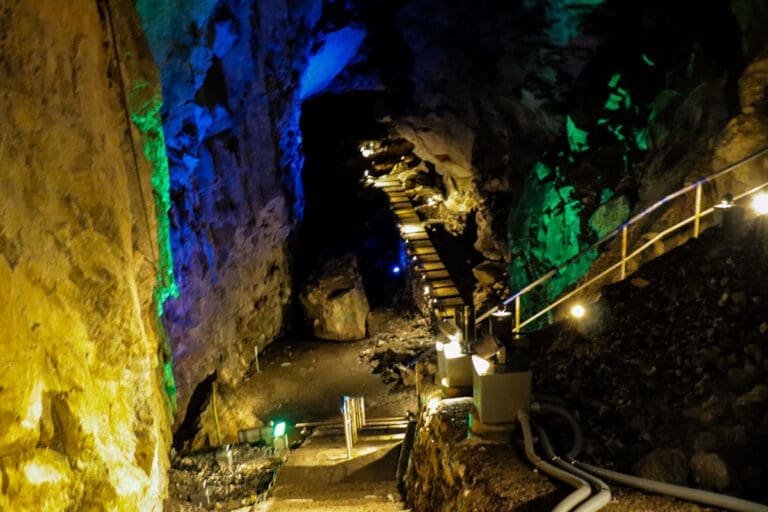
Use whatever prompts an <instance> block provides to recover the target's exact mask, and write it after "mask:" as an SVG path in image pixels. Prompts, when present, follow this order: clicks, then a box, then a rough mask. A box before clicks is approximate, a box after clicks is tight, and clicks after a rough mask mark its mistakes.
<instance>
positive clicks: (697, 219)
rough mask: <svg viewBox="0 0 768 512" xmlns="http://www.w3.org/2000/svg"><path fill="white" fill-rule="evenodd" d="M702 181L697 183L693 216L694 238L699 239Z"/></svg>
mask: <svg viewBox="0 0 768 512" xmlns="http://www.w3.org/2000/svg"><path fill="white" fill-rule="evenodd" d="M701 184H702V183H701V181H699V182H698V183H696V206H695V209H694V214H693V238H699V226H700V224H701V222H700V217H701Z"/></svg>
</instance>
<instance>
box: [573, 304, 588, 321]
mask: <svg viewBox="0 0 768 512" xmlns="http://www.w3.org/2000/svg"><path fill="white" fill-rule="evenodd" d="M586 314H587V310H586V309H585V308H584V306H582V305H581V304H574V305H573V306H571V316H572V317H573V318H576V319H579V318H584V315H586Z"/></svg>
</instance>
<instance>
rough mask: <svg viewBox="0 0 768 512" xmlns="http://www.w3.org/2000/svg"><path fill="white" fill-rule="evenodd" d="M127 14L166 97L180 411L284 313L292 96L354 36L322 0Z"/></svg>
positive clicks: (294, 186)
mask: <svg viewBox="0 0 768 512" xmlns="http://www.w3.org/2000/svg"><path fill="white" fill-rule="evenodd" d="M138 10H139V12H140V14H141V16H142V20H143V25H144V28H145V30H146V32H147V35H148V38H149V40H150V43H151V46H152V51H153V54H154V56H155V58H156V60H157V62H158V65H159V67H160V71H161V77H162V83H163V96H164V98H165V106H164V111H163V114H164V128H165V136H166V143H167V150H168V158H169V162H170V171H171V184H170V193H171V197H172V199H173V203H172V207H171V210H170V216H171V243H172V247H173V257H174V269H175V272H176V276H177V280H178V284H179V297H178V299H175V300H170V301H169V302H168V304H167V306H166V320H167V323H168V326H169V330H170V336H171V340H172V343H173V354H174V372H175V374H176V379H177V384H178V396H179V415H178V417H177V420H181V418H183V417H184V414H185V411H186V408H187V405H188V403H189V398H190V396H191V394H192V391H193V390H194V389H195V387H196V386H198V385H199V384H200V383H201V382H202V381H203V380H204V379H205V377H206V376H207V375H210V374H212V373H213V372H216V375H217V378H218V379H219V381H220V383H221V384H222V386H224V387H226V386H230V387H234V386H236V385H237V384H238V382H239V381H240V379H241V378H242V377H243V375H244V372H245V371H246V369H247V368H248V366H249V365H250V364H251V363H252V362H253V358H254V348H256V347H258V348H260V349H261V348H263V347H264V346H265V345H266V344H268V343H269V342H271V341H272V340H273V339H274V338H275V336H276V335H277V334H278V333H279V332H280V330H281V328H282V326H283V324H284V322H285V317H284V308H285V307H286V305H287V303H288V302H289V299H290V297H291V294H292V282H291V272H290V270H289V267H290V264H291V262H290V257H289V250H288V237H289V234H290V232H291V230H292V229H293V228H294V227H295V225H296V223H297V222H298V221H300V219H301V217H302V213H303V205H304V199H303V191H302V181H301V169H302V164H303V155H302V150H301V143H302V139H301V134H300V128H299V118H300V112H301V102H302V101H303V100H304V99H306V98H307V97H309V96H311V95H313V94H317V93H319V92H322V91H323V90H324V88H325V87H328V86H329V84H330V83H331V82H332V80H333V78H334V77H335V75H336V74H337V73H338V72H339V71H341V69H342V68H343V67H344V65H345V64H346V62H347V61H348V60H349V59H351V58H352V57H353V56H354V53H355V50H356V48H357V45H359V44H360V41H361V39H362V37H363V36H364V31H361V30H360V29H358V28H356V27H354V26H349V24H348V23H346V22H345V23H342V24H341V25H342V26H335V25H332V24H329V23H328V22H327V21H326V20H325V18H323V16H322V15H323V2H321V1H319V0H303V1H299V2H290V5H289V3H286V2H277V3H275V2H266V1H260V0H253V1H235V0H219V1H206V2H193V3H190V2H185V1H181V0H177V1H171V2H152V1H148V0H147V1H140V2H138ZM343 11H344V9H341V10H340V12H343ZM337 14H338V13H337ZM342 17H343V16H342ZM336 21H339V20H338V18H337V19H336ZM337 29H338V30H337Z"/></svg>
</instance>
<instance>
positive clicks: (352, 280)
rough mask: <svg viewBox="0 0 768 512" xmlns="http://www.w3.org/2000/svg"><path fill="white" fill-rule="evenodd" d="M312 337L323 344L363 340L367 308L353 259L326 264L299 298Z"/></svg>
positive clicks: (331, 261) (348, 257)
mask: <svg viewBox="0 0 768 512" xmlns="http://www.w3.org/2000/svg"><path fill="white" fill-rule="evenodd" d="M300 299H301V304H302V306H303V307H304V317H305V318H306V319H307V321H308V322H309V323H310V324H311V325H312V333H313V334H314V335H315V336H317V337H318V338H323V339H326V340H338V341H353V340H359V339H362V338H365V320H366V318H367V317H368V313H369V311H370V308H369V307H368V299H367V298H366V296H365V289H364V288H363V281H362V278H361V276H360V271H359V270H358V266H357V259H356V258H355V257H354V256H353V255H350V254H348V255H345V256H343V257H341V258H337V259H333V260H330V261H328V262H326V263H325V264H324V265H323V266H322V268H321V269H320V270H319V271H318V272H316V273H315V274H314V275H313V276H312V277H310V279H309V281H308V283H307V285H306V286H305V287H304V290H303V291H302V293H301V296H300Z"/></svg>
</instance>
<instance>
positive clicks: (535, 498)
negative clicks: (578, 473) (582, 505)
mask: <svg viewBox="0 0 768 512" xmlns="http://www.w3.org/2000/svg"><path fill="white" fill-rule="evenodd" d="M471 405H472V399H471V398H455V399H448V400H442V401H441V400H440V399H439V398H437V397H434V398H432V399H431V400H430V401H429V402H428V405H427V406H426V407H424V408H423V410H422V415H421V417H420V420H419V421H420V424H419V427H420V428H419V429H418V430H417V431H416V438H415V440H414V444H413V451H412V452H411V457H410V463H409V466H408V471H407V474H406V484H407V486H408V495H407V500H406V501H407V504H408V506H409V507H411V510H414V511H415V512H449V511H453V510H466V511H472V512H481V511H486V510H498V511H500V512H505V511H508V512H511V511H513V510H549V509H551V508H552V507H553V506H555V505H556V504H557V502H558V501H559V499H558V497H557V494H556V492H555V487H554V485H553V484H552V483H551V482H550V480H548V479H547V478H546V477H545V476H543V475H542V474H541V473H536V472H533V471H531V470H530V469H529V467H528V465H527V462H524V461H522V460H521V459H520V457H519V456H518V452H517V450H515V449H514V447H513V446H512V444H511V443H491V442H488V441H484V440H483V439H480V438H477V437H469V436H468V435H467V419H468V417H469V409H470V407H471Z"/></svg>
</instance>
